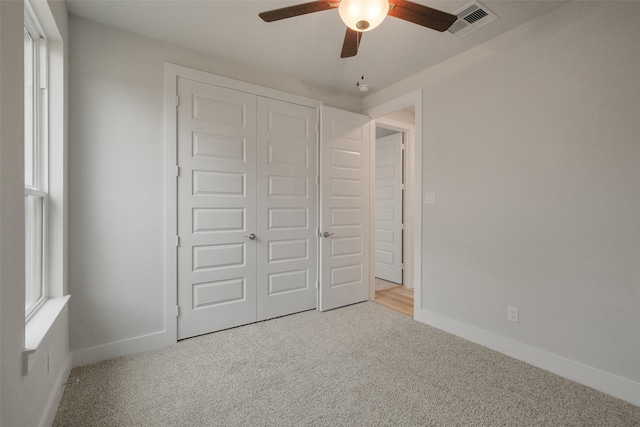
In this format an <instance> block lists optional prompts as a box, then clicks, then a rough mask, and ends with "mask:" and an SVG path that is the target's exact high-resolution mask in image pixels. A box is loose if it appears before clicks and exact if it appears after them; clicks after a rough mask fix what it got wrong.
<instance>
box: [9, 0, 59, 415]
mask: <svg viewBox="0 0 640 427" xmlns="http://www.w3.org/2000/svg"><path fill="white" fill-rule="evenodd" d="M56 3H57V4H52V5H51V9H50V10H49V13H50V14H52V16H53V17H54V19H55V21H56V24H58V28H59V29H60V32H61V34H60V38H59V41H60V42H61V44H62V45H64V40H65V39H66V33H65V22H64V21H65V19H66V8H65V5H64V3H62V2H56ZM43 7H45V8H46V7H47V5H46V4H38V5H34V8H39V9H42V8H43ZM23 16H24V5H23V2H22V1H0V170H1V171H2V174H1V175H0V337H1V338H0V360H1V361H2V363H1V364H0V366H1V368H0V425H2V426H25V427H31V426H37V425H47V424H50V423H51V421H52V416H53V415H54V414H55V410H56V408H57V403H58V401H59V398H60V397H61V394H62V388H61V387H60V383H61V382H62V381H63V380H64V378H66V375H68V371H69V369H70V353H69V342H68V312H67V311H66V310H65V311H63V312H62V313H61V314H60V316H59V317H58V319H57V320H56V321H55V322H54V323H53V325H52V327H51V329H50V330H49V332H48V334H47V335H46V336H45V338H44V340H43V342H42V343H41V345H40V346H39V347H38V350H37V351H36V352H35V353H34V354H33V355H31V356H30V361H31V367H30V370H29V374H28V375H26V376H23V375H22V353H23V349H24V347H25V340H24V337H25V319H24V297H25V292H24V265H25V264H24V169H23V168H24V135H23V132H24V122H23V112H24V110H23V107H22V105H23V102H24V98H23V84H22V82H23V64H24V59H23V51H22V49H23ZM63 92H64V91H63ZM57 97H58V99H59V100H60V101H61V102H62V103H64V93H58V94H57ZM63 122H64V120H63ZM65 128H66V126H65V125H64V123H62V124H61V126H59V127H58V130H59V131H60V133H61V134H62V135H64V133H65V131H66V129H65ZM62 145H64V141H62ZM61 222H62V220H61ZM58 238H59V239H61V240H64V232H62V233H60V235H58ZM60 285H61V286H62V287H63V284H62V283H61V284H60ZM47 355H50V366H49V369H47Z"/></svg>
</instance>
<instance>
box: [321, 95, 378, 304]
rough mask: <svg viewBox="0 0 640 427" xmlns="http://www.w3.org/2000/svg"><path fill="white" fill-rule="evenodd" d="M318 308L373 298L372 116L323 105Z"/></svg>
mask: <svg viewBox="0 0 640 427" xmlns="http://www.w3.org/2000/svg"><path fill="white" fill-rule="evenodd" d="M321 112H322V133H321V135H322V138H321V153H322V154H321V171H322V173H321V181H322V183H321V185H322V187H321V191H322V197H321V206H322V207H321V212H322V218H321V224H322V227H321V232H322V233H323V236H326V237H322V238H321V241H322V245H321V246H322V249H321V250H322V267H321V285H320V309H321V310H331V309H333V308H337V307H342V306H345V305H348V304H353V303H356V302H360V301H365V300H367V299H368V298H369V208H370V206H369V118H368V117H366V116H362V115H359V114H354V113H349V112H346V111H341V110H337V109H335V108H330V107H324V106H323V107H322V109H321Z"/></svg>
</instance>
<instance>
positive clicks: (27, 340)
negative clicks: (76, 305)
mask: <svg viewBox="0 0 640 427" xmlns="http://www.w3.org/2000/svg"><path fill="white" fill-rule="evenodd" d="M69 298H71V295H66V296H64V297H60V298H50V299H48V300H47V301H46V302H45V303H44V304H43V306H42V307H40V309H38V311H37V312H36V313H35V314H34V315H33V317H31V319H29V321H28V322H27V323H26V325H25V328H24V351H23V352H22V359H23V360H22V375H27V374H28V373H29V366H31V365H32V364H33V363H34V359H35V358H36V357H35V355H36V353H37V351H38V348H39V347H40V345H41V344H42V342H43V341H44V338H45V337H46V336H47V333H49V330H50V329H51V327H52V326H53V324H54V323H55V322H56V319H57V318H58V316H59V315H60V313H62V310H64V308H65V307H66V305H67V303H68V302H69Z"/></svg>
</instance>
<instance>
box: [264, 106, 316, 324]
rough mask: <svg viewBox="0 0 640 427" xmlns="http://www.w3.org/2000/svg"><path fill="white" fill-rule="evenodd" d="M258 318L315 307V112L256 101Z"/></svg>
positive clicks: (310, 109)
mask: <svg viewBox="0 0 640 427" xmlns="http://www.w3.org/2000/svg"><path fill="white" fill-rule="evenodd" d="M257 117H258V125H257V126H258V147H257V157H258V171H257V172H258V190H257V191H258V201H257V203H258V213H257V220H258V227H257V228H258V237H259V238H258V245H257V246H258V248H257V250H258V253H257V256H258V260H257V266H258V281H257V286H258V290H257V293H258V295H257V299H258V305H257V308H258V310H257V311H258V313H257V315H258V320H264V319H269V318H272V317H277V316H283V315H285V314H291V313H295V312H299V311H303V310H309V309H313V308H316V304H317V289H316V277H317V268H318V260H317V258H318V256H317V234H316V227H317V201H318V185H317V182H316V176H317V150H318V145H317V144H318V132H317V110H316V109H314V108H309V107H303V106H300V105H295V104H290V103H286V102H282V101H276V100H273V99H268V98H258V112H257Z"/></svg>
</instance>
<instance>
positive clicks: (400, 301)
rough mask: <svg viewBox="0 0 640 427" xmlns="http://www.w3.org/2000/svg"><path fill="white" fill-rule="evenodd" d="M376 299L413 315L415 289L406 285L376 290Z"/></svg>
mask: <svg viewBox="0 0 640 427" xmlns="http://www.w3.org/2000/svg"><path fill="white" fill-rule="evenodd" d="M374 301H375V302H377V303H378V304H380V305H382V306H385V307H387V308H390V309H391V310H395V311H397V312H400V313H402V314H406V315H407V316H411V317H413V289H409V288H407V287H405V286H395V287H393V288H389V289H385V290H382V291H376V299H375V300H374Z"/></svg>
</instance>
